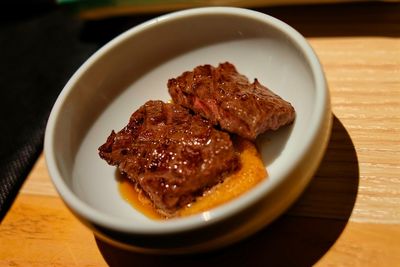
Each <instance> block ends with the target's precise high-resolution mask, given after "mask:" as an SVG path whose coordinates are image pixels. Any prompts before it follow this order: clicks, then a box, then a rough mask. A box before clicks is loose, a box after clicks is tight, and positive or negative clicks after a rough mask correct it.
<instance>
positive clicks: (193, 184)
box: [99, 101, 238, 216]
mask: <svg viewBox="0 0 400 267" xmlns="http://www.w3.org/2000/svg"><path fill="white" fill-rule="evenodd" d="M99 155H100V157H101V158H103V159H104V160H106V161H107V162H108V163H109V164H110V165H116V166H118V168H119V170H120V171H121V172H122V173H124V174H126V175H127V176H128V177H129V178H130V179H131V180H133V181H134V182H135V183H137V184H138V185H139V186H140V187H141V189H142V190H143V191H144V192H145V193H146V194H147V195H148V196H149V198H150V199H151V200H152V201H153V203H154V205H155V207H156V208H157V209H159V211H161V212H162V213H163V214H165V215H166V216H172V215H173V214H174V213H175V212H176V211H177V210H178V209H179V208H180V207H183V206H184V205H186V204H188V203H190V202H191V201H193V200H194V198H195V197H196V196H197V195H199V194H201V193H202V191H203V190H204V189H206V188H209V187H211V186H213V185H214V184H216V183H218V182H219V181H221V179H222V178H223V177H224V176H225V175H227V174H229V173H231V172H233V171H234V170H235V169H237V166H238V158H237V155H236V152H235V150H234V147H233V144H232V141H231V139H230V136H229V134H227V133H225V132H222V131H219V130H217V129H215V128H214V127H213V125H212V124H211V123H210V122H209V121H208V120H206V119H204V118H202V117H201V116H199V115H192V114H191V113H190V112H189V110H188V109H185V108H183V107H182V106H180V105H177V104H171V103H163V102H161V101H148V102H147V103H145V104H144V105H143V106H142V107H140V108H139V109H138V110H137V111H136V112H134V113H133V114H132V116H131V118H130V120H129V123H128V125H127V126H126V127H125V128H123V129H122V130H121V131H119V132H118V133H115V132H114V131H112V132H111V134H110V136H109V137H108V139H107V141H106V143H105V144H103V145H102V146H101V147H100V148H99Z"/></svg>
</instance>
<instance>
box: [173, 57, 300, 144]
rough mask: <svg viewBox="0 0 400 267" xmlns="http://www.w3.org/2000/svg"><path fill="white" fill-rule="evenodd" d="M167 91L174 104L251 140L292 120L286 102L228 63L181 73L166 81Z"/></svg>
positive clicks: (199, 67)
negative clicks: (250, 80)
mask: <svg viewBox="0 0 400 267" xmlns="http://www.w3.org/2000/svg"><path fill="white" fill-rule="evenodd" d="M168 90H169V93H170V95H171V97H172V99H173V101H174V102H175V103H177V104H180V105H183V106H184V107H187V108H190V109H191V110H193V111H194V112H195V113H198V114H201V115H202V116H203V117H205V118H207V119H209V120H210V121H211V122H212V123H213V124H215V125H217V124H219V125H220V126H221V128H223V129H225V130H227V131H229V132H231V133H236V134H238V135H240V136H242V137H244V138H247V139H251V140H254V139H255V138H256V137H257V136H258V135H259V134H261V133H263V132H265V131H267V130H276V129H278V128H279V127H281V126H283V125H285V124H289V123H291V122H292V121H293V120H294V118H295V110H294V108H293V107H292V105H291V104H290V103H289V102H287V101H285V100H283V99H282V98H281V97H279V96H278V95H276V94H274V93H273V92H272V91H271V90H269V89H268V88H266V87H265V86H263V85H261V84H260V83H259V82H258V80H257V79H255V80H254V82H253V83H250V82H249V80H248V79H247V78H246V77H245V76H244V75H241V74H240V73H238V72H237V71H236V68H235V66H234V65H232V64H231V63H229V62H226V63H223V64H220V65H219V66H218V67H217V68H215V67H213V66H211V65H203V66H198V67H196V68H195V69H194V70H193V71H187V72H184V73H183V74H182V75H181V76H179V77H177V78H175V79H170V80H169V81H168Z"/></svg>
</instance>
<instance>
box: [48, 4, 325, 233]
mask: <svg viewBox="0 0 400 267" xmlns="http://www.w3.org/2000/svg"><path fill="white" fill-rule="evenodd" d="M217 15H229V16H239V17H243V18H245V19H251V20H257V21H259V22H262V23H265V24H268V25H269V26H270V27H274V28H276V29H277V30H278V31H279V32H281V33H283V34H284V35H285V36H286V37H287V38H288V39H289V40H290V41H291V42H292V43H293V44H294V45H296V46H297V47H298V49H299V50H300V51H301V52H302V53H303V55H304V58H305V60H307V61H308V65H309V66H310V70H311V73H312V79H313V82H314V84H315V88H316V90H315V103H314V105H315V110H317V111H318V112H313V114H312V115H311V118H310V121H311V122H312V126H311V127H309V129H311V130H308V131H309V132H308V133H307V134H305V136H304V142H303V143H302V144H300V145H299V149H298V150H297V151H296V152H295V153H297V157H294V158H295V160H294V161H293V162H290V163H289V164H288V165H289V166H288V168H287V169H286V170H284V171H283V172H282V174H281V176H282V179H276V180H274V181H270V183H269V185H268V186H267V185H266V184H265V183H262V184H260V186H257V187H255V188H253V189H252V190H251V191H250V192H251V193H250V192H248V193H245V194H244V195H242V196H241V197H240V198H237V199H234V200H232V201H230V202H229V203H226V204H224V205H222V206H219V207H216V208H214V209H212V210H210V211H206V212H203V213H200V214H197V215H192V216H189V217H185V218H176V219H170V220H166V221H162V222H161V223H159V224H158V223H157V224H147V225H145V224H141V225H136V224H133V223H132V222H129V221H128V220H126V219H123V218H115V217H112V216H110V215H108V214H105V213H103V212H101V211H99V210H97V209H95V208H94V207H91V206H90V205H89V204H87V203H85V202H84V201H83V200H81V199H80V198H79V197H78V196H76V194H75V193H74V192H73V191H72V190H71V189H70V188H69V187H68V185H67V184H66V183H65V181H64V179H63V178H62V175H61V171H60V170H59V169H58V164H57V161H56V156H55V155H56V151H55V145H54V144H55V128H56V127H55V126H56V124H57V121H58V117H59V114H60V112H61V108H62V106H63V104H64V101H65V100H66V99H67V97H68V95H69V94H70V93H71V91H72V89H73V88H74V86H75V84H76V83H77V82H78V81H79V79H80V77H81V76H82V75H83V74H84V73H85V72H86V71H87V69H88V68H89V67H90V66H91V65H92V64H94V63H96V61H98V60H99V59H100V58H101V57H102V56H103V55H104V54H107V53H109V52H110V51H111V50H112V48H113V47H114V46H116V45H118V44H120V43H122V42H124V41H126V40H127V39H128V38H133V37H134V35H137V34H139V33H141V32H143V31H146V30H147V29H149V28H151V27H153V26H155V25H157V24H159V23H163V22H168V21H173V20H182V19H187V18H189V19H190V17H192V16H217ZM328 105H329V92H328V89H327V85H326V81H325V75H324V73H323V69H322V66H321V64H320V62H319V60H318V58H317V56H316V54H315V52H314V51H313V49H312V48H311V46H310V45H309V43H308V42H307V41H306V39H305V38H304V37H303V36H302V35H301V34H300V33H299V32H297V31H296V30H295V29H293V28H292V27H291V26H289V25H288V24H286V23H284V22H282V21H280V20H278V19H276V18H274V17H272V16H270V15H267V14H264V13H261V12H258V11H253V10H249V9H245V8H237V7H201V8H193V9H187V10H182V11H176V12H172V13H169V14H165V15H162V16H159V17H156V18H153V19H151V20H149V21H147V22H144V23H142V24H139V25H137V26H135V27H133V28H131V29H129V30H127V31H125V32H123V33H122V34H120V35H118V36H117V37H115V38H114V39H112V40H111V41H110V42H108V43H107V44H105V45H104V46H103V47H101V48H100V49H99V50H97V51H96V52H95V53H94V54H93V55H92V56H90V57H89V58H88V59H87V60H86V61H85V62H84V63H83V64H82V65H81V67H80V68H79V69H78V70H77V71H76V72H75V73H74V74H73V76H72V77H71V78H70V80H69V81H68V82H67V84H66V85H65V87H64V88H63V90H62V91H61V93H60V95H59V96H58V98H57V100H56V102H55V104H54V106H53V108H52V111H51V113H50V116H49V119H48V122H47V126H46V131H45V139H44V152H45V158H46V165H47V168H48V170H49V174H50V177H51V180H52V182H53V184H54V186H55V188H56V190H57V191H58V193H59V194H60V196H61V198H62V199H63V201H64V202H65V203H66V204H67V206H69V207H70V208H71V209H72V210H73V211H74V212H76V213H77V215H78V216H79V217H81V218H84V219H85V220H87V221H89V222H90V223H94V224H96V225H100V226H102V227H105V228H108V229H112V230H116V231H120V232H126V233H130V234H152V235H154V234H171V233H178V232H184V231H188V230H193V229H199V228H202V227H205V226H207V225H210V224H214V223H217V222H219V221H221V220H224V219H226V218H228V217H230V216H232V215H234V214H237V213H239V212H241V211H242V210H243V209H245V208H246V207H249V206H251V205H253V204H254V203H256V202H258V201H259V200H260V199H262V198H263V196H265V195H267V194H269V193H271V192H272V191H274V190H275V189H276V188H277V187H278V186H279V185H280V184H281V183H283V182H284V181H285V180H286V179H285V177H287V176H288V175H289V174H290V171H292V170H293V169H294V168H295V167H296V166H298V164H299V162H300V161H301V159H302V158H303V157H304V155H305V154H306V153H307V151H309V150H310V148H311V146H312V143H313V140H314V139H315V138H316V135H317V132H318V131H317V129H318V128H319V126H320V125H322V121H323V120H324V118H325V113H326V112H327V111H326V110H327V109H326V106H328ZM310 178H311V177H310Z"/></svg>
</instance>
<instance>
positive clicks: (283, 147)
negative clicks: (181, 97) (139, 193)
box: [45, 7, 331, 253]
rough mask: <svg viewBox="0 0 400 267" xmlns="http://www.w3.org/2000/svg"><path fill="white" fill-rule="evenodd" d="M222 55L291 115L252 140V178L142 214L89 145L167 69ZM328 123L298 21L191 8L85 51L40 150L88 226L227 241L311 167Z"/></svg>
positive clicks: (274, 210)
mask: <svg viewBox="0 0 400 267" xmlns="http://www.w3.org/2000/svg"><path fill="white" fill-rule="evenodd" d="M225 61H229V62H231V63H233V64H234V65H235V66H236V67H237V69H238V71H239V72H241V73H243V74H245V75H246V76H247V77H248V78H249V79H250V80H252V79H254V78H258V79H259V80H260V81H261V83H263V84H265V85H266V86H268V87H269V88H271V89H272V90H273V91H275V92H276V93H277V94H279V95H281V96H282V97H283V98H284V99H286V100H288V101H290V102H291V103H292V104H293V106H294V107H295V109H296V112H297V117H296V120H295V122H294V124H293V125H291V126H289V127H284V128H283V129H281V130H279V131H277V132H272V133H267V134H264V135H262V136H261V137H259V139H258V140H257V142H258V144H259V145H260V150H261V153H262V156H263V160H264V163H265V166H266V168H267V170H268V173H269V177H268V179H266V180H265V181H264V182H262V183H261V184H259V185H258V186H256V187H255V188H254V189H252V190H251V191H249V192H248V193H246V194H243V195H242V196H241V197H239V198H237V199H235V200H233V201H231V202H229V203H226V204H224V205H222V206H220V207H217V208H215V209H212V210H210V211H207V212H203V213H201V214H198V215H194V216H191V217H187V218H178V219H172V220H168V221H155V220H151V219H149V218H147V217H146V216H144V215H143V214H141V213H140V212H138V211H136V210H134V209H133V208H132V207H131V206H130V205H129V204H128V203H126V202H125V201H124V200H123V199H122V197H121V196H120V194H119V191H118V187H117V182H116V179H115V172H116V171H115V167H111V166H108V165H107V164H106V163H105V162H104V161H103V160H101V159H100V158H99V156H98V154H97V148H98V147H99V145H101V144H102V143H104V141H105V139H106V137H107V136H108V134H109V133H110V131H111V130H112V129H115V130H120V129H121V128H122V127H123V126H124V125H126V123H127V122H128V119H129V117H130V115H131V113H132V112H133V111H135V110H136V109H137V108H139V107H140V106H141V105H142V104H144V103H145V102H146V101H147V100H150V99H153V100H156V99H161V100H164V101H168V100H169V99H170V97H169V95H168V90H167V86H166V82H167V80H168V79H169V78H171V77H175V76H177V75H179V74H181V73H182V72H183V71H186V70H191V69H193V68H194V67H195V66H197V65H201V64H212V65H214V66H216V65H217V64H218V63H220V62H225ZM330 128H331V111H330V103H329V93H328V89H327V86H326V82H325V78H324V73H323V70H322V68H321V65H320V63H319V61H318V59H317V57H316V55H315V54H314V52H313V50H312V49H311V47H310V46H309V44H308V43H307V41H306V40H305V39H304V38H303V37H302V36H301V35H300V34H299V33H298V32H296V31H295V30H294V29H293V28H291V27H290V26H288V25H287V24H285V23H283V22H282V21H279V20H277V19H275V18H273V17H270V16H268V15H265V14H262V13H258V12H254V11H250V10H246V9H239V8H227V7H210V8H198V9H191V10H185V11H180V12H175V13H171V14H168V15H164V16H161V17H158V18H155V19H153V20H150V21H148V22H146V23H143V24H141V25H139V26H137V27H134V28H132V29H130V30H128V31H127V32H125V33H123V34H121V35H120V36H118V37H116V38H115V39H114V40H112V41H111V42H109V43H108V44H106V45H105V46H104V47H102V48H101V49H100V50H99V51H97V52H96V53H95V54H94V55H93V56H91V57H90V58H89V59H88V60H87V61H86V62H85V63H84V64H83V65H82V66H81V67H80V68H79V69H78V70H77V72H76V73H75V74H74V75H73V77H72V78H71V79H70V80H69V82H68V83H67V85H66V86H65V88H64V89H63V91H62V92H61V94H60V96H59V97H58V99H57V101H56V103H55V105H54V108H53V110H52V112H51V115H50V118H49V121H48V125H47V129H46V136H45V155H46V161H47V165H48V169H49V173H50V175H51V177H52V180H53V183H54V185H55V187H56V189H57V190H58V192H59V194H60V196H61V197H62V199H63V200H64V201H65V203H66V204H67V205H68V207H69V208H70V209H71V211H72V212H73V213H74V214H75V215H76V216H77V217H78V218H79V219H80V220H81V221H82V222H83V223H84V224H86V225H87V226H89V227H90V228H91V229H92V230H93V231H94V232H95V234H96V235H98V236H99V237H101V238H103V239H105V240H108V241H110V242H113V243H114V244H118V245H121V246H125V247H128V248H131V249H135V250H138V251H145V252H156V253H157V252H160V253H185V252H194V251H201V250H206V249H213V248H216V247H220V246H223V245H226V244H229V243H231V242H234V241H237V240H239V239H241V238H244V237H246V236H247V235H249V234H252V233H254V232H256V231H257V230H259V229H260V228H262V227H263V226H265V225H266V224H268V223H270V222H271V221H272V220H274V219H275V218H276V217H277V216H279V215H280V214H281V213H283V212H284V211H285V210H286V209H287V208H288V207H289V205H290V204H292V203H293V202H294V200H295V199H296V198H297V197H298V196H299V195H300V193H301V192H302V191H303V189H304V188H305V187H306V185H307V184H308V182H309V181H310V179H311V177H312V176H313V174H314V172H315V170H316V168H317V167H318V165H319V163H320V160H321V158H322V156H323V153H324V150H325V147H326V144H327V140H328V138H329V133H330Z"/></svg>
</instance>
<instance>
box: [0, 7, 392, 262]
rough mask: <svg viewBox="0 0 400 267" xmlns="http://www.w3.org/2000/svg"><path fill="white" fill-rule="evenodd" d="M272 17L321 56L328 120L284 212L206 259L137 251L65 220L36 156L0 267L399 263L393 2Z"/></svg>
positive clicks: (7, 226)
mask: <svg viewBox="0 0 400 267" xmlns="http://www.w3.org/2000/svg"><path fill="white" fill-rule="evenodd" d="M266 11H267V12H268V11H269V10H268V9H267V10H266ZM270 11H271V12H268V13H272V15H274V16H277V17H278V18H281V19H283V20H285V21H287V22H289V23H290V24H291V25H293V26H294V27H295V28H297V29H298V30H299V31H300V32H301V33H303V34H304V35H305V36H306V37H307V39H308V41H309V42H310V43H311V45H312V46H313V48H314V49H315V51H316V53H317V54H318V56H319V57H320V60H321V62H322V64H323V66H324V69H325V72H326V76H327V80H328V84H329V88H330V92H331V97H332V98H331V101H332V107H333V115H334V125H333V131H332V137H331V140H330V143H329V147H328V150H327V152H326V155H325V157H324V159H323V161H322V163H321V166H320V168H319V170H318V171H317V173H316V175H315V177H314V178H313V180H312V182H311V184H310V186H309V187H308V188H307V190H306V191H305V193H304V194H303V195H302V196H301V198H300V199H299V200H298V201H297V202H296V203H295V204H294V206H293V207H292V208H291V209H290V210H289V211H288V212H287V213H286V214H284V215H283V216H282V217H281V218H279V219H278V220H277V221H276V222H274V223H273V224H272V225H270V226H269V227H267V228H265V229H264V230H262V231H261V232H259V233H257V234H256V235H254V236H252V237H250V238H248V239H246V240H244V241H242V242H240V243H239V244H235V245H233V246H230V247H228V248H225V249H223V250H219V251H215V252H212V253H208V254H205V255H204V254H203V255H191V256H183V257H182V256H181V257H177V256H174V257H166V256H147V255H140V254H135V253H131V252H127V251H123V250H120V249H117V248H115V247H112V246H110V245H107V244H105V243H104V242H102V241H100V240H97V239H96V238H95V237H94V236H93V234H92V233H91V231H89V230H88V229H87V228H85V227H84V226H83V225H82V224H81V223H80V222H79V221H78V220H77V219H76V218H75V217H74V216H73V215H72V214H71V212H70V211H69V210H68V209H67V208H66V207H65V205H64V204H63V202H62V201H61V200H60V198H59V197H58V195H57V193H56V192H55V190H54V188H53V186H52V184H51V182H50V178H49V175H48V172H47V170H46V166H45V161H44V157H43V155H42V156H41V157H40V158H39V160H38V161H37V163H36V165H35V167H34V168H33V170H32V171H31V173H30V175H29V177H28V178H27V180H26V182H25V184H24V185H23V188H22V190H21V191H20V193H19V195H18V197H17V199H16V200H15V202H14V204H13V206H12V208H11V209H10V211H9V212H8V214H7V215H6V217H5V218H4V220H3V222H2V223H1V226H0V266H105V265H107V263H108V264H109V265H111V266H124V265H127V266H161V264H163V265H164V266H165V265H167V266H168V265H173V264H175V266H183V265H191V266H204V265H211V266H213V265H217V264H226V265H227V266H231V265H236V266H255V265H256V266H267V265H270V266H310V265H314V264H315V265H317V266H400V38H399V36H400V12H399V6H398V5H395V4H389V5H382V4H379V5H372V8H371V6H368V8H365V7H362V8H359V7H356V6H355V5H351V6H345V7H343V6H333V7H330V8H326V7H309V8H307V7H291V8H272V9H271V10H270ZM336 12H341V13H340V14H341V16H336V15H337V14H335V13H336ZM352 12H353V13H352ZM292 14H294V15H292Z"/></svg>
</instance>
